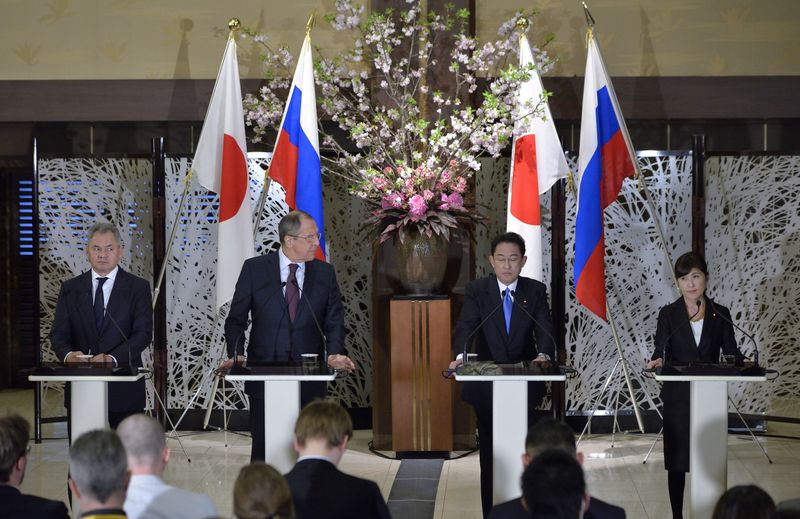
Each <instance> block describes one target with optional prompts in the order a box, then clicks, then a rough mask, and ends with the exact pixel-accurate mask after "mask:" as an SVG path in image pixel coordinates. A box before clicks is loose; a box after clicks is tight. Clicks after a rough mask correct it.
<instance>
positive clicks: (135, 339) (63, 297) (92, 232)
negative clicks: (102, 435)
mask: <svg viewBox="0 0 800 519" xmlns="http://www.w3.org/2000/svg"><path fill="white" fill-rule="evenodd" d="M123 252H124V249H123V246H122V241H121V239H120V234H119V230H118V229H117V228H116V226H114V225H112V224H110V223H107V222H99V223H96V224H94V225H93V226H92V227H91V228H90V229H89V235H88V240H87V244H86V256H87V258H88V259H89V263H90V264H91V266H92V268H91V270H89V271H87V272H84V273H83V274H81V275H80V276H77V277H74V278H72V279H69V280H67V281H65V282H64V283H63V284H62V285H61V292H59V294H58V303H57V304H56V315H55V318H54V319H53V326H52V328H51V329H50V343H51V344H52V346H53V350H54V351H55V352H56V355H57V356H58V358H59V359H61V360H62V361H63V362H65V363H72V362H85V361H86V360H91V362H99V363H107V364H113V365H114V366H116V365H118V364H119V365H127V364H128V363H129V362H130V364H131V367H132V368H134V369H135V368H137V367H139V366H141V365H142V351H144V349H145V348H147V347H148V346H149V345H150V342H151V341H152V338H153V307H152V295H151V293H150V284H149V283H148V282H147V281H146V280H144V279H142V278H140V277H137V276H134V275H133V274H130V273H128V272H126V271H124V270H122V268H120V267H119V261H120V260H121V259H122V254H123ZM67 398H68V396H67ZM66 403H67V406H69V400H67V402H66ZM144 406H145V393H144V380H143V379H142V380H139V381H137V382H132V383H131V382H124V383H123V382H117V383H115V382H112V383H110V384H109V385H108V422H109V424H110V425H111V427H112V428H114V427H116V426H117V424H119V423H120V422H121V421H122V420H123V419H125V418H126V417H127V416H130V415H132V414H135V413H141V412H142V411H143V410H144Z"/></svg>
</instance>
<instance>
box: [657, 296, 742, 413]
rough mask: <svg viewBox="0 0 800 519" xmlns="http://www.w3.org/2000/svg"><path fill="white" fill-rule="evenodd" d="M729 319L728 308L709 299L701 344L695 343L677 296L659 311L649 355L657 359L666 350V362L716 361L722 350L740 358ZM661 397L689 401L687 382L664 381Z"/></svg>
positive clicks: (681, 303) (740, 354) (682, 306)
mask: <svg viewBox="0 0 800 519" xmlns="http://www.w3.org/2000/svg"><path fill="white" fill-rule="evenodd" d="M717 314H719V315H717ZM720 316H722V317H720ZM723 317H724V319H723ZM726 319H727V321H726ZM730 321H731V312H730V310H728V309H727V308H725V307H724V306H722V305H720V304H716V303H714V301H713V300H711V299H708V306H707V308H706V314H705V317H704V319H703V331H702V333H701V334H700V344H699V345H698V344H696V343H695V342H694V335H693V334H692V327H691V325H690V324H689V316H688V315H687V314H686V306H685V304H684V302H683V298H678V300H676V301H674V302H673V303H671V304H669V305H667V306H665V307H663V308H662V309H661V311H660V312H659V313H658V324H657V325H656V340H655V351H653V355H652V357H651V358H652V359H659V358H661V357H662V356H663V355H664V353H665V352H666V359H665V361H666V363H668V364H687V363H690V362H712V363H716V362H719V354H720V351H722V352H724V353H725V354H726V355H736V357H737V359H743V358H744V355H742V353H741V352H740V351H739V349H738V348H737V347H736V337H735V336H734V333H733V326H732V325H731V323H730ZM661 398H662V400H669V401H679V402H687V405H688V398H689V383H688V382H668V383H666V384H664V385H663V388H662V390H661Z"/></svg>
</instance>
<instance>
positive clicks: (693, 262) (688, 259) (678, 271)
mask: <svg viewBox="0 0 800 519" xmlns="http://www.w3.org/2000/svg"><path fill="white" fill-rule="evenodd" d="M694 268H696V269H697V270H699V271H700V272H702V273H703V274H705V275H706V276H708V265H706V260H704V259H703V257H702V256H701V255H699V254H697V253H694V252H687V253H686V254H684V255H683V256H681V257H680V258H678V260H677V261H676V262H675V277H679V278H682V277H683V276H685V275H686V274H688V273H689V272H691V271H692V269H694Z"/></svg>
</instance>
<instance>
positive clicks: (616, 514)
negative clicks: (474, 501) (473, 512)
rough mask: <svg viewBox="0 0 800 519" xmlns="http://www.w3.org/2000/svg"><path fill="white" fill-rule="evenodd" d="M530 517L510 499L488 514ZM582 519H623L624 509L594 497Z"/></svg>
mask: <svg viewBox="0 0 800 519" xmlns="http://www.w3.org/2000/svg"><path fill="white" fill-rule="evenodd" d="M530 517H531V516H530V514H528V511H527V510H525V507H523V506H522V499H521V498H517V499H512V500H511V501H506V502H505V503H500V504H498V505H495V506H494V508H492V511H491V512H489V519H529V518H530ZM583 519H625V509H624V508H620V507H619V506H615V505H612V504H609V503H606V502H605V501H600V500H599V499H596V498H594V497H592V498H590V499H589V510H587V511H586V513H585V514H584V515H583Z"/></svg>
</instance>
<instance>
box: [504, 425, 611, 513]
mask: <svg viewBox="0 0 800 519" xmlns="http://www.w3.org/2000/svg"><path fill="white" fill-rule="evenodd" d="M548 450H560V451H563V452H565V453H567V454H569V455H570V456H573V457H574V458H575V459H576V460H577V461H578V463H579V464H580V465H583V453H582V452H577V450H576V447H575V433H573V432H572V429H570V428H569V426H568V425H567V424H565V423H564V422H559V421H557V420H553V419H552V418H544V419H542V420H540V421H539V422H537V423H536V425H534V426H533V427H531V428H530V429H528V434H527V436H526V437H525V453H524V454H523V455H522V465H523V466H524V467H527V466H528V465H530V463H531V461H532V460H533V459H535V458H536V457H537V456H539V455H540V454H542V453H543V452H545V451H548ZM527 517H530V514H529V513H528V510H527V508H526V507H525V504H524V503H523V501H522V498H517V499H512V500H511V501H506V502H505V503H500V504H499V505H496V506H495V507H494V508H492V511H491V512H490V513H489V519H524V518H527ZM583 518H584V519H625V509H624V508H620V507H618V506H614V505H612V504H609V503H606V502H605V501H601V500H599V499H597V498H594V497H589V508H588V509H587V510H586V511H585V512H584V515H583Z"/></svg>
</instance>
